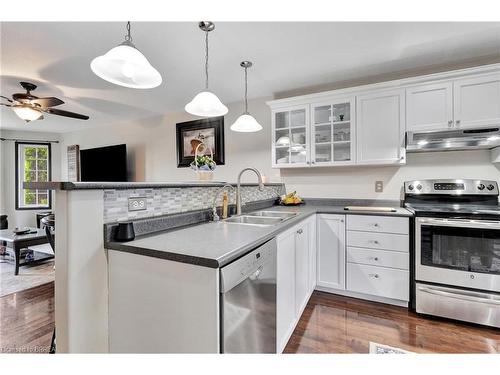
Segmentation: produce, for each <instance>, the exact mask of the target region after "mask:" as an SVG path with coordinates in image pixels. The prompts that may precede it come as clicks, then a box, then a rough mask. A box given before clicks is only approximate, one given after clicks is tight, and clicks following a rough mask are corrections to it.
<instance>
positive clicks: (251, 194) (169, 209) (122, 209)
mask: <svg viewBox="0 0 500 375" xmlns="http://www.w3.org/2000/svg"><path fill="white" fill-rule="evenodd" d="M218 189H220V187H208V186H207V187H182V188H159V189H153V188H149V189H125V190H104V222H105V223H114V222H117V221H126V220H133V219H142V218H146V217H153V216H161V215H166V214H173V213H179V212H187V211H193V210H201V209H206V208H211V207H212V201H213V198H214V196H215V194H216V192H217V190H218ZM284 193H285V185H284V184H281V185H266V186H264V190H263V191H260V190H259V187H258V186H242V187H241V201H242V204H245V203H246V202H255V201H259V200H264V199H271V198H276V197H279V196H280V195H282V194H284ZM228 194H229V204H235V203H236V192H235V191H228ZM131 197H146V201H147V208H146V210H142V211H131V212H129V211H128V199H129V198H131ZM221 205H222V194H219V197H218V200H217V206H221Z"/></svg>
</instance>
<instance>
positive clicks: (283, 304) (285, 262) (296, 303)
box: [276, 216, 316, 353]
mask: <svg viewBox="0 0 500 375" xmlns="http://www.w3.org/2000/svg"><path fill="white" fill-rule="evenodd" d="M315 234H316V232H315V217H314V216H313V217H310V218H308V219H306V220H304V221H303V222H301V223H300V224H298V225H296V226H294V227H292V228H291V229H289V230H287V231H286V232H284V233H283V234H280V235H279V236H278V238H277V243H278V254H277V299H276V341H277V342H276V347H277V351H278V352H279V353H281V352H282V351H283V349H284V348H285V346H286V343H287V342H288V339H289V338H290V336H291V334H292V333H293V330H294V329H295V325H296V324H297V322H298V321H299V319H300V316H301V315H302V312H303V311H304V308H305V307H306V305H307V301H308V300H309V297H310V296H311V293H312V291H313V290H314V287H315V284H316V283H315V279H314V281H312V280H311V277H315V276H314V275H315V273H316V272H313V271H312V268H315V267H311V262H315V259H316V248H315V243H316V242H315V237H316V236H315ZM313 264H315V263H313ZM312 272H313V274H312Z"/></svg>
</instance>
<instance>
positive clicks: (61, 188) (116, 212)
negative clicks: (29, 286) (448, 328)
mask: <svg viewBox="0 0 500 375" xmlns="http://www.w3.org/2000/svg"><path fill="white" fill-rule="evenodd" d="M222 186H223V184H222V183H202V184H199V183H181V184H162V183H118V184H117V183H68V182H61V183H57V182H53V183H48V184H47V183H46V184H43V186H40V185H37V186H36V187H38V188H51V189H55V190H56V217H57V225H56V247H57V248H58V249H66V251H64V250H60V251H59V252H58V257H57V263H56V267H57V269H58V272H57V275H56V327H57V337H58V350H61V351H64V352H89V351H100V352H108V351H111V352H219V351H220V349H221V348H220V335H219V333H220V327H219V322H220V316H219V295H220V290H219V287H220V278H219V271H220V269H221V268H222V267H224V266H226V265H228V264H231V263H232V262H234V261H235V260H237V259H239V258H241V257H242V256H243V255H245V254H247V253H248V252H251V251H252V250H253V249H255V248H257V247H259V246H261V245H263V244H265V243H267V242H268V241H270V240H272V239H274V238H277V243H278V250H277V257H278V259H277V263H278V297H277V298H278V299H277V305H278V314H279V311H280V291H279V285H280V278H282V277H283V276H284V272H281V273H280V264H282V262H283V261H286V256H289V255H290V254H292V255H293V265H294V266H293V267H294V269H295V258H296V257H297V256H301V254H299V253H297V254H295V253H294V252H293V251H295V249H296V248H297V249H298V248H299V246H298V245H297V244H296V242H297V241H301V239H300V238H295V236H296V234H297V233H301V234H302V233H306V234H307V239H305V240H302V241H305V242H306V243H307V246H306V247H305V248H307V250H306V251H305V252H304V254H302V256H303V261H300V263H297V266H300V265H302V266H303V267H305V268H306V270H305V271H304V273H303V274H304V275H307V276H305V283H306V286H305V287H304V292H303V293H302V294H303V296H304V297H302V298H305V296H306V295H307V298H305V299H304V300H305V301H306V302H307V299H308V298H309V295H310V293H311V292H312V291H313V290H314V289H315V288H316V287H317V288H318V289H320V290H321V289H322V288H323V290H332V287H333V289H338V290H339V292H341V290H342V288H343V289H344V292H345V293H347V294H349V293H351V294H352V293H354V294H356V292H349V291H346V286H345V285H338V286H335V285H334V283H333V282H332V277H333V278H339V279H341V278H342V275H332V274H331V273H332V272H331V271H330V270H327V269H322V268H321V267H319V268H318V272H323V274H324V279H325V280H324V282H323V283H318V285H316V263H317V255H316V254H317V251H318V258H319V257H321V256H323V257H324V261H329V262H330V264H334V265H335V264H336V263H339V264H337V268H338V269H339V271H340V272H343V271H342V269H344V267H345V261H346V259H345V253H344V252H343V251H342V250H341V247H342V246H345V229H343V228H345V225H346V224H345V223H344V221H345V218H346V217H351V216H353V217H354V216H357V217H359V218H360V220H361V221H359V220H358V221H352V223H350V222H349V220H347V226H349V225H352V226H356V225H358V226H359V225H361V226H363V225H368V223H367V222H366V223H364V222H363V220H364V219H363V218H370V217H372V218H373V220H375V221H374V222H377V223H378V222H380V223H381V224H380V227H379V228H380V231H383V232H386V231H388V230H387V229H384V228H387V226H395V228H397V230H401V228H403V229H402V230H403V233H402V234H400V235H394V236H396V237H398V239H402V240H403V241H404V240H405V238H406V241H407V242H408V238H407V236H408V228H409V224H408V223H409V221H408V217H410V216H411V213H410V212H409V211H407V210H405V209H404V208H401V207H400V202H399V201H382V200H378V201H377V200H336V199H306V201H307V204H306V205H304V206H301V207H273V205H274V204H275V202H276V198H277V197H278V196H280V195H281V194H283V193H284V191H285V186H284V185H283V184H280V183H277V184H276V183H275V184H266V185H265V187H264V189H263V190H262V191H260V190H259V188H258V185H257V184H244V185H242V200H243V203H244V205H243V212H244V213H248V212H252V211H256V210H260V211H256V212H262V210H264V209H265V210H266V211H267V212H272V213H274V214H273V215H276V213H277V212H282V211H284V212H290V213H293V215H291V216H290V217H289V218H287V219H286V220H283V221H277V222H276V224H273V225H265V226H264V225H245V224H237V223H231V222H228V221H224V220H223V221H220V222H211V221H210V220H211V210H210V206H211V204H212V199H213V197H214V195H215V193H216V192H217V190H218V189H220V188H221V187H222ZM26 187H30V188H33V187H35V186H33V185H29V186H28V184H27V185H26ZM137 197H143V198H146V202H147V204H146V206H147V207H146V209H145V210H142V211H129V205H128V202H129V199H130V198H137ZM230 202H234V194H233V195H230ZM217 205H218V206H220V202H217ZM349 205H357V206H390V207H394V209H393V210H391V211H388V212H385V211H377V210H375V211H371V210H361V211H354V212H349V215H346V213H347V211H346V210H345V209H344V207H345V206H349ZM159 206H161V207H162V210H161V211H159V210H158V209H157V208H158V207H159ZM264 213H265V212H264ZM252 215H254V214H253V213H252ZM130 220H132V221H133V222H134V228H135V234H136V239H135V240H133V241H130V242H116V241H114V240H113V233H114V232H113V231H114V230H115V229H116V226H117V222H119V221H130ZM373 220H372V221H373ZM332 225H334V226H335V225H337V226H338V227H337V228H336V230H338V233H337V234H338V235H339V237H338V238H340V240H341V241H343V242H344V243H342V244H340V243H339V244H338V246H340V248H339V251H338V254H337V255H335V256H334V258H332V257H331V252H330V250H328V252H327V253H323V255H322V253H321V241H327V242H329V248H331V245H332V243H331V242H332V241H333V237H331V235H332V233H333V232H332V231H331V229H332ZM377 225H378V224H377ZM316 226H317V228H316ZM405 228H406V232H405ZM103 230H104V235H103ZM317 231H319V232H322V233H323V235H324V236H326V237H323V238H324V239H322V237H321V236H318V237H317V236H316V233H317ZM389 232H392V230H390V231H389ZM405 233H406V234H405ZM290 235H292V236H291V237H290ZM329 235H330V238H329V237H328V236H329ZM301 238H304V237H301ZM316 238H318V243H317V244H316ZM384 240H387V241H392V240H393V239H392V238H387V239H385V238H384ZM290 241H293V243H292V245H291V246H292V247H293V250H289V251H288V252H287V251H283V250H280V249H284V248H286V246H287V245H288V246H289V245H290V243H291V242H290ZM337 241H338V239H337ZM323 246H324V245H323ZM289 247H290V246H289ZM316 248H317V249H318V250H317V251H316ZM105 249H107V250H105ZM280 251H281V252H280ZM290 251H292V252H291V253H290ZM339 257H340V258H339ZM298 262H299V260H298ZM332 262H333V263H332ZM283 264H284V263H283ZM318 264H319V263H318ZM325 264H326V263H325ZM329 267H330V266H329ZM330 268H331V267H330ZM306 271H307V272H306ZM329 274H330V275H329ZM76 275H78V277H76ZM402 275H403V276H405V277H406V279H405V280H406V284H408V280H407V271H404V272H402ZM330 276H331V277H330ZM320 280H321V278H320ZM328 280H330V281H328ZM285 281H286V280H285ZM288 281H289V282H292V283H295V275H293V277H292V278H291V279H290V280H288ZM403 281H404V280H403ZM406 289H408V288H405V290H404V292H403V293H401V292H400V291H396V292H394V293H395V294H393V295H388V297H384V296H383V295H381V296H379V297H377V296H374V297H373V300H383V301H385V302H389V303H393V304H399V305H407V300H408V293H407V290H406ZM291 290H292V291H294V290H295V288H292V289H291ZM299 292H300V288H298V289H297V293H299ZM362 292H368V293H369V292H370V291H361V293H358V295H361V296H362V295H363V293H362ZM76 295H78V296H79V298H78V299H75V298H72V297H73V296H76ZM405 299H406V301H405ZM293 301H295V299H293ZM297 301H298V299H297ZM294 303H295V302H294ZM301 305H302V306H300V307H299V308H298V309H297V311H295V312H294V314H293V321H289V322H288V324H281V323H280V321H286V320H284V319H280V317H279V316H278V318H277V325H278V327H277V336H278V337H277V344H276V350H277V351H281V350H282V349H283V346H284V344H286V341H287V340H288V337H289V335H290V334H291V331H293V327H294V326H295V324H296V321H297V319H298V318H297V313H298V312H299V310H300V312H301V309H303V308H304V307H305V303H303V302H301ZM173 307H174V308H173ZM292 310H295V307H294V308H293V309H292ZM281 311H282V312H283V311H284V309H283V308H282V309H281ZM299 316H300V314H299ZM146 322H147V324H146ZM280 324H281V326H280ZM290 330H291V331H290ZM146 337H147V338H148V340H146ZM202 337H203V339H201V338H202Z"/></svg>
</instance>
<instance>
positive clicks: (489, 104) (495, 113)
mask: <svg viewBox="0 0 500 375" xmlns="http://www.w3.org/2000/svg"><path fill="white" fill-rule="evenodd" d="M453 94H454V99H455V100H454V104H455V105H454V112H455V126H456V127H458V128H478V127H488V126H493V125H494V126H498V125H500V73H497V74H493V75H488V76H483V77H475V78H468V79H461V80H457V81H455V83H454V91H453Z"/></svg>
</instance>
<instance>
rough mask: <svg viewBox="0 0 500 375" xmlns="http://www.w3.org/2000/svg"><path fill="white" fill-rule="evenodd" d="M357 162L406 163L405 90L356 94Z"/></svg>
mask: <svg viewBox="0 0 500 375" xmlns="http://www.w3.org/2000/svg"><path fill="white" fill-rule="evenodd" d="M356 120H357V130H356V133H357V145H356V148H357V164H399V163H404V162H405V148H404V147H405V142H404V137H405V91H404V90H403V89H396V90H385V91H378V92H373V93H370V94H366V95H360V96H358V97H357V102H356Z"/></svg>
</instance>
